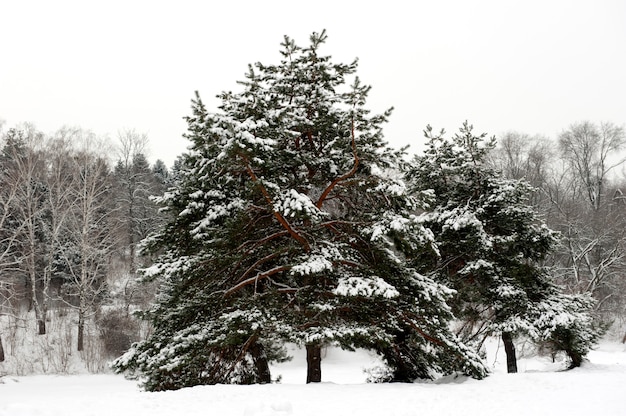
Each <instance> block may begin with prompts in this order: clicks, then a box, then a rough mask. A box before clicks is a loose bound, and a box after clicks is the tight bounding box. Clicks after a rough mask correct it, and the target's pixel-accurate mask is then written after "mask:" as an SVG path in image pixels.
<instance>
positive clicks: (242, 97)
mask: <svg viewBox="0 0 626 416" xmlns="http://www.w3.org/2000/svg"><path fill="white" fill-rule="evenodd" d="M325 40H326V35H325V33H324V32H322V33H320V34H315V33H314V34H313V35H312V36H311V38H310V45H309V46H308V47H304V48H303V47H299V46H297V45H296V44H295V43H294V42H293V41H292V40H291V39H289V38H285V40H284V42H283V43H282V52H281V53H282V60H281V62H280V64H279V65H263V64H260V63H257V64H256V65H254V66H250V68H249V72H248V74H247V77H246V80H245V81H244V82H241V85H242V87H243V91H242V92H239V93H231V92H228V93H223V94H222V95H221V96H220V98H221V100H222V104H221V106H220V107H219V111H218V112H215V113H210V112H208V111H207V109H206V108H205V106H204V105H203V103H202V101H201V100H200V98H199V97H198V96H197V97H196V99H195V100H194V101H193V115H192V116H190V117H188V118H187V122H188V124H189V132H188V133H187V138H188V139H189V140H190V141H191V143H192V144H191V146H190V148H189V152H188V153H187V154H185V155H183V157H182V158H181V159H180V163H179V168H178V169H177V178H178V182H177V185H176V186H175V187H173V188H172V189H171V190H170V191H169V192H167V193H166V194H165V195H164V196H163V197H162V198H161V203H162V204H163V205H164V206H165V207H166V209H168V210H169V211H170V213H171V215H172V220H171V221H170V222H169V223H168V224H167V225H166V227H165V228H164V230H163V231H162V232H160V233H159V234H157V235H156V236H154V237H153V238H151V239H149V240H148V241H147V242H146V244H145V245H146V247H147V249H148V250H150V251H152V252H153V253H155V254H158V257H157V260H156V263H155V264H154V266H152V267H151V268H149V269H147V270H146V271H145V274H146V277H147V278H152V279H159V280H160V281H161V282H162V287H161V294H160V295H159V297H158V300H157V302H156V304H155V306H154V307H153V308H152V309H151V310H150V311H148V312H147V313H146V317H148V318H149V319H151V321H152V324H153V326H154V332H153V334H152V335H151V336H150V337H149V338H148V339H147V340H145V341H143V342H140V343H138V344H136V345H135V346H134V347H133V348H131V350H130V351H129V352H128V353H127V354H125V355H124V356H122V357H120V358H119V359H118V360H117V361H116V363H115V364H114V366H115V368H116V369H117V370H118V371H124V372H128V373H131V374H135V375H137V376H141V377H142V378H143V379H144V380H145V387H146V388H147V389H149V390H162V389H174V388H180V387H184V386H191V385H195V384H210V383H256V382H269V381H270V374H269V369H268V353H269V352H273V349H272V346H273V345H280V343H284V342H294V343H297V344H299V345H303V346H305V347H306V350H307V360H308V371H307V381H309V382H316V381H320V379H321V367H320V361H321V354H320V351H321V347H322V346H323V345H326V344H334V345H340V346H342V347H344V348H353V347H366V348H373V349H376V350H378V351H381V353H382V354H383V356H384V357H385V358H386V359H387V362H388V364H389V366H390V370H391V373H392V374H393V373H396V372H397V371H396V370H397V367H398V365H402V366H404V367H407V365H406V364H407V363H408V365H410V367H411V368H412V372H408V371H407V372H406V373H407V376H406V377H407V378H409V377H410V376H424V377H427V376H431V375H432V374H433V373H435V372H440V373H451V372H455V371H462V372H465V373H467V374H470V375H472V376H474V377H478V378H479V377H483V376H484V375H485V373H486V371H485V367H484V366H483V364H482V362H481V361H480V359H479V358H478V356H477V355H476V354H475V353H474V352H473V351H472V350H471V349H469V348H467V347H465V346H464V345H463V344H462V343H460V342H458V339H457V337H456V336H454V335H453V334H452V333H451V332H450V331H449V329H448V328H449V322H450V319H451V314H450V311H449V308H448V306H447V304H446V301H447V300H448V298H449V296H450V291H449V290H448V289H447V288H446V287H444V286H443V285H440V284H438V283H435V282H434V281H432V280H431V279H429V278H427V277H424V276H421V275H420V274H418V273H417V272H416V271H415V270H414V269H411V268H408V267H406V264H405V263H404V262H402V261H400V259H398V258H397V256H396V255H395V254H394V253H396V251H394V247H393V240H391V239H390V238H388V237H387V234H389V232H390V231H391V230H394V232H395V234H396V240H397V241H400V240H403V241H404V244H407V245H412V246H414V247H415V249H416V250H417V249H418V246H423V247H428V244H429V237H430V234H428V233H427V232H426V230H425V229H423V228H422V227H420V226H419V225H417V224H414V222H412V221H411V217H410V215H409V212H411V211H414V210H415V209H416V207H417V204H418V203H419V201H418V200H417V198H416V197H414V196H410V195H407V194H406V193H405V192H404V190H405V186H404V183H403V182H401V181H398V180H396V179H393V178H392V177H390V176H389V175H387V174H385V172H386V171H389V170H391V169H399V166H397V165H398V163H399V161H400V160H402V157H401V154H400V153H398V152H395V151H392V150H391V149H390V148H388V147H387V145H386V143H385V142H384V141H383V137H382V131H381V125H382V124H383V123H384V122H385V121H386V119H387V116H388V113H385V114H382V115H370V113H369V111H368V110H367V109H366V108H365V99H366V96H367V93H368V91H369V87H366V86H363V85H361V84H360V83H359V81H358V78H356V77H354V73H355V71H356V67H357V66H356V62H353V63H351V64H347V65H346V64H335V63H332V62H331V60H330V57H328V56H322V55H319V48H320V46H321V45H322V44H323V43H324V41H325ZM347 77H353V79H354V82H353V83H352V86H351V87H349V86H348V85H349V84H347V80H346V78H347ZM411 224H412V225H411ZM400 338H401V341H402V346H403V347H404V349H403V350H401V349H399V348H396V346H397V344H398V339H400ZM409 340H410V342H408V341H409ZM394 351H395V352H394ZM407 353H410V354H411V355H410V356H409V355H407ZM392 378H393V377H392Z"/></svg>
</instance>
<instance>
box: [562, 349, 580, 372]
mask: <svg viewBox="0 0 626 416" xmlns="http://www.w3.org/2000/svg"><path fill="white" fill-rule="evenodd" d="M565 353H566V354H567V356H568V357H569V359H570V360H571V363H570V364H569V369H570V370H571V369H572V368H576V367H580V365H581V364H582V363H583V357H582V355H580V354H579V353H578V352H577V351H574V350H572V349H571V348H568V349H566V350H565Z"/></svg>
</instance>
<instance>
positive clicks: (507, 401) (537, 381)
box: [0, 343, 626, 416]
mask: <svg viewBox="0 0 626 416" xmlns="http://www.w3.org/2000/svg"><path fill="white" fill-rule="evenodd" d="M302 355H303V354H299V356H296V357H295V358H294V360H293V361H290V362H288V363H284V364H281V365H279V366H277V367H274V368H273V373H272V374H273V377H276V376H278V375H279V374H281V375H282V381H281V383H280V384H271V385H255V386H233V385H217V386H198V387H193V388H186V389H181V390H178V391H168V392H159V393H148V392H143V391H141V389H140V388H138V387H137V383H136V382H134V381H129V380H125V379H124V378H123V377H122V376H118V375H75V376H28V377H10V376H5V377H3V378H1V379H0V383H1V384H0V416H24V415H29V416H30V415H33V416H39V415H41V416H48V415H55V416H56V415H59V416H61V415H62V416H74V415H76V416H90V415H94V416H95V415H103V416H104V415H107V416H111V415H113V416H122V415H132V416H140V415H146V416H147V415H150V416H174V415H184V416H193V415H216V416H229V415H237V416H270V415H276V416H278V415H281V416H287V415H303V416H304V415H311V416H332V415H342V416H344V415H358V416H369V415H372V416H374V415H376V416H380V415H383V416H392V415H405V416H408V415H416V416H417V415H427V416H444V415H462V416H473V415H480V416H489V415H507V416H513V415H532V416H542V415H550V416H560V415H567V416H576V415H584V416H596V415H600V416H618V415H626V396H625V395H624V393H625V392H626V346H625V345H624V344H617V343H612V344H610V343H605V344H603V345H601V346H600V347H599V348H598V349H597V350H596V351H593V352H592V353H591V354H590V356H589V361H588V362H586V363H584V364H583V367H582V368H579V369H575V370H572V371H560V370H561V369H562V363H560V364H559V363H556V364H553V363H552V362H551V360H550V359H547V358H527V359H526V358H525V359H521V360H520V361H519V364H518V365H519V370H520V373H517V374H506V373H505V370H504V366H503V361H504V352H503V350H502V349H501V348H500V349H499V350H498V351H497V355H495V358H494V357H493V356H492V355H494V354H490V355H491V356H492V357H490V358H491V361H490V363H492V364H493V365H494V366H493V373H492V374H491V375H490V376H489V377H488V378H487V379H485V380H482V381H476V380H471V379H467V378H456V379H451V378H450V379H445V380H439V381H438V382H424V383H414V384H367V383H364V380H365V377H366V376H365V374H364V373H363V368H364V367H371V366H372V365H375V363H376V359H375V357H373V356H371V355H369V354H368V353H367V352H365V351H359V352H356V353H348V352H345V351H340V350H335V349H331V350H329V351H328V352H327V354H326V356H325V358H324V360H323V362H322V378H323V382H322V383H319V384H316V385H306V384H304V383H303V380H304V378H305V366H304V359H303V356H302Z"/></svg>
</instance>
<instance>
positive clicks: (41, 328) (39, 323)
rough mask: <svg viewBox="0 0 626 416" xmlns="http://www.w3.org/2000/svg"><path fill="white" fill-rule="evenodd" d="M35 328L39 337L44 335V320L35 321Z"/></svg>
mask: <svg viewBox="0 0 626 416" xmlns="http://www.w3.org/2000/svg"><path fill="white" fill-rule="evenodd" d="M37 328H38V329H39V335H45V334H46V318H45V317H44V318H39V319H37Z"/></svg>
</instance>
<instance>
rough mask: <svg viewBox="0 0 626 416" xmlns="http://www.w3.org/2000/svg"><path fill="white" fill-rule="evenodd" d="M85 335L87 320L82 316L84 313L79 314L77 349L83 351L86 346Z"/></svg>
mask: <svg viewBox="0 0 626 416" xmlns="http://www.w3.org/2000/svg"><path fill="white" fill-rule="evenodd" d="M84 337H85V320H84V318H83V316H82V313H79V315H78V342H77V347H76V350H77V351H82V350H83V348H84Z"/></svg>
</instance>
